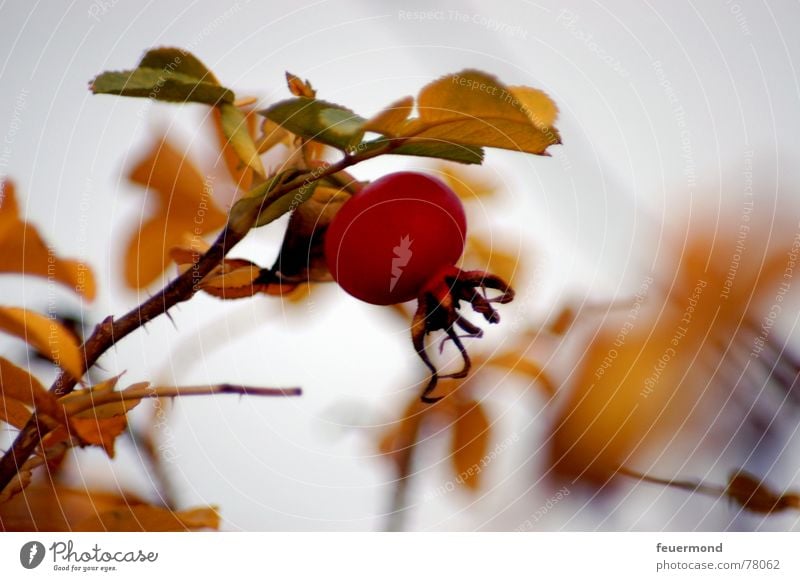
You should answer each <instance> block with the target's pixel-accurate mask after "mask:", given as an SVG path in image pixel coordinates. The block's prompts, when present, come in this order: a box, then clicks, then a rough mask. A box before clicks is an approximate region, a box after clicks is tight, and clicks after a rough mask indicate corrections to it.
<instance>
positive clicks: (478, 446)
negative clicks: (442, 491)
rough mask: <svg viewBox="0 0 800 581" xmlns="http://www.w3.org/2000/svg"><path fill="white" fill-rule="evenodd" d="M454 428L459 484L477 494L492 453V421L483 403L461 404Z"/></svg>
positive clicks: (470, 401)
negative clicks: (475, 491)
mask: <svg viewBox="0 0 800 581" xmlns="http://www.w3.org/2000/svg"><path fill="white" fill-rule="evenodd" d="M456 414H457V416H456V419H455V423H454V424H453V442H452V452H451V454H450V460H451V461H452V464H453V470H454V471H455V475H456V482H458V483H460V484H465V485H467V486H468V487H469V488H471V489H473V490H475V489H477V488H478V486H480V481H481V473H482V471H483V469H484V468H485V466H486V457H487V456H486V454H487V452H488V450H489V432H490V425H489V419H488V418H487V417H486V412H485V411H484V410H483V406H481V404H480V402H477V401H474V400H468V401H458V402H457V405H456Z"/></svg>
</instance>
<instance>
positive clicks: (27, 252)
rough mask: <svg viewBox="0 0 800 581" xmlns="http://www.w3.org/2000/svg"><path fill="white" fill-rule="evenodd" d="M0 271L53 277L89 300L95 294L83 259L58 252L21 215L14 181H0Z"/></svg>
mask: <svg viewBox="0 0 800 581" xmlns="http://www.w3.org/2000/svg"><path fill="white" fill-rule="evenodd" d="M0 247H1V248H2V249H3V252H2V253H0V273H18V274H27V275H32V276H39V277H42V278H46V279H48V280H54V281H56V282H58V283H60V284H62V285H64V286H65V287H67V288H69V289H70V290H72V291H75V292H76V293H78V294H80V295H81V296H83V297H84V298H85V299H87V300H90V301H91V300H93V299H94V297H95V292H96V290H95V281H94V276H93V274H92V271H91V270H90V269H89V268H88V267H87V266H86V265H85V264H83V263H81V262H78V261H75V260H65V259H62V258H59V257H58V256H56V255H55V254H54V253H53V251H52V249H50V248H49V247H48V246H47V245H46V244H45V242H44V240H43V239H42V237H41V236H40V234H39V232H38V230H37V229H36V228H35V227H34V226H32V225H31V224H29V223H27V222H24V221H23V220H21V219H20V216H19V207H18V205H17V200H16V197H15V193H14V184H13V183H12V182H11V181H5V182H0Z"/></svg>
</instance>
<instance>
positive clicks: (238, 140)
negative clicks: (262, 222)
mask: <svg viewBox="0 0 800 581" xmlns="http://www.w3.org/2000/svg"><path fill="white" fill-rule="evenodd" d="M217 110H218V111H219V116H220V117H219V119H220V124H221V127H222V132H223V134H224V135H225V137H227V139H228V141H227V143H226V144H225V147H224V148H223V154H224V153H225V152H226V151H227V147H228V146H230V148H231V149H233V151H234V152H235V153H236V155H237V156H238V157H239V159H240V160H241V161H242V162H244V163H245V164H246V165H247V166H248V167H249V168H250V169H252V170H253V171H255V172H256V173H258V174H259V175H261V176H264V175H265V170H264V165H263V164H262V163H261V158H260V157H258V151H257V149H256V144H255V141H253V131H254V129H255V127H254V126H252V125H253V123H254V118H253V117H252V116H249V117H248V116H245V114H244V113H242V111H241V110H240V109H239V108H238V107H236V106H235V105H230V104H227V103H226V104H222V105H220V106H219V107H217ZM229 167H230V166H229ZM234 177H235V176H234ZM251 181H252V177H251ZM243 189H249V183H248V184H247V187H243Z"/></svg>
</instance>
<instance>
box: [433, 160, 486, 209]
mask: <svg viewBox="0 0 800 581" xmlns="http://www.w3.org/2000/svg"><path fill="white" fill-rule="evenodd" d="M435 169H436V171H437V172H438V175H439V177H441V178H442V179H443V180H444V181H445V183H446V184H447V185H448V186H450V189H451V190H453V191H454V192H455V193H456V194H457V195H458V197H459V198H461V199H462V200H474V199H476V198H488V197H489V196H492V195H494V194H495V193H496V192H497V189H498V184H497V182H496V181H494V180H491V179H489V178H487V177H486V172H480V173H478V172H473V171H467V170H464V169H462V168H455V167H454V166H453V165H452V164H444V163H442V164H438V165H437V166H436V167H435Z"/></svg>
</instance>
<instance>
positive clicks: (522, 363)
mask: <svg viewBox="0 0 800 581" xmlns="http://www.w3.org/2000/svg"><path fill="white" fill-rule="evenodd" d="M486 365H489V366H492V367H498V368H500V369H505V370H508V371H510V372H512V373H515V374H519V375H524V376H525V377H527V378H528V379H529V380H530V381H531V383H532V384H536V385H540V386H541V387H542V388H543V389H544V390H545V392H546V393H547V395H548V396H553V395H555V393H556V385H555V383H554V381H553V380H552V379H551V378H550V376H549V375H548V374H547V373H546V372H545V370H544V369H543V368H542V367H541V366H540V365H539V364H538V363H536V362H535V361H533V360H531V359H528V358H527V357H525V354H524V353H520V352H517V351H507V352H505V353H501V354H499V355H493V356H492V357H490V358H489V359H487V360H486Z"/></svg>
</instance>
